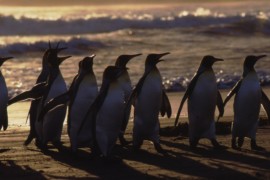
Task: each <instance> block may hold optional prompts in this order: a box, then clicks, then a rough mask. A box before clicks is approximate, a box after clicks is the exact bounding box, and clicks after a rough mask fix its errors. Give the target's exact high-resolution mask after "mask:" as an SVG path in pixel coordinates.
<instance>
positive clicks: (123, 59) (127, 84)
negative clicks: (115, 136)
mask: <svg viewBox="0 0 270 180" xmlns="http://www.w3.org/2000/svg"><path fill="white" fill-rule="evenodd" d="M140 55H141V54H134V55H120V56H119V57H118V58H117V59H116V62H115V66H117V67H119V68H124V72H123V73H122V74H121V76H120V77H119V78H118V81H119V83H120V85H121V87H122V88H123V91H124V100H125V104H127V102H128V99H129V97H130V95H131V93H132V84H131V80H130V77H129V73H128V69H127V68H126V65H127V63H128V62H129V61H130V60H131V59H132V58H134V57H137V56H140ZM126 111H127V112H126V116H127V117H124V120H123V125H122V128H121V132H120V135H119V140H120V143H121V145H127V144H128V142H127V141H126V140H125V138H124V134H125V131H126V128H127V124H128V120H129V116H130V111H131V104H129V106H128V107H126Z"/></svg>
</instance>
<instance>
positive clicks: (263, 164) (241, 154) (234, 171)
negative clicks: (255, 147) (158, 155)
mask: <svg viewBox="0 0 270 180" xmlns="http://www.w3.org/2000/svg"><path fill="white" fill-rule="evenodd" d="M174 139H175V138H171V139H170V140H168V139H166V140H161V143H162V144H163V145H164V146H165V147H166V146H167V147H170V149H172V148H173V149H179V151H171V150H170V151H168V153H170V154H171V155H172V156H173V157H175V158H174V159H175V161H176V160H178V159H179V164H178V168H179V169H180V170H182V173H185V174H188V173H191V174H194V173H195V174H194V175H197V176H200V177H204V176H208V177H204V178H213V176H214V177H226V178H228V177H230V176H231V177H234V178H235V177H239V178H248V179H250V178H254V176H252V175H250V174H248V173H245V172H242V171H241V169H240V168H243V169H244V168H247V166H248V168H249V169H252V170H254V171H258V169H261V170H266V169H269V160H267V159H266V158H262V157H259V156H263V157H264V156H266V157H269V155H270V153H269V152H264V153H262V152H257V151H252V152H250V151H247V152H246V151H245V150H243V151H236V150H233V149H227V150H222V151H216V150H213V149H212V150H211V149H210V147H211V146H210V145H207V144H199V145H198V147H197V148H196V149H193V150H191V149H190V147H189V145H188V144H187V142H186V143H183V142H179V141H178V140H177V141H176V140H174ZM183 140H185V141H187V140H186V139H183ZM258 153H259V154H258ZM254 154H256V155H259V156H254ZM198 158H199V159H200V160H198ZM204 160H206V161H208V163H207V164H209V166H208V165H206V164H205V163H199V162H204ZM186 166H188V167H194V168H195V167H196V168H197V169H199V172H194V170H192V169H193V168H191V169H190V171H191V172H189V171H188V170H186V169H185V167H186ZM213 166H215V167H214V168H213ZM212 168H213V169H212ZM183 169H185V171H187V172H183ZM201 170H202V171H201ZM206 172H211V173H212V172H213V173H214V174H212V175H213V176H212V175H209V174H208V173H206ZM196 173H197V174H196ZM211 173H210V174H211ZM205 174H208V175H205Z"/></svg>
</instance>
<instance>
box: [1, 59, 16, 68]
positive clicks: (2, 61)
mask: <svg viewBox="0 0 270 180" xmlns="http://www.w3.org/2000/svg"><path fill="white" fill-rule="evenodd" d="M12 58H13V57H0V67H1V66H2V65H3V64H4V62H6V61H7V60H8V59H12Z"/></svg>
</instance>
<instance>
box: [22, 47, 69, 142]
mask: <svg viewBox="0 0 270 180" xmlns="http://www.w3.org/2000/svg"><path fill="white" fill-rule="evenodd" d="M58 45H59V43H58V44H57V47H56V48H55V49H53V48H52V47H51V44H50V42H49V49H47V50H46V51H45V52H44V54H43V57H42V69H41V72H40V74H39V76H38V78H37V80H36V84H39V83H41V82H45V81H46V80H47V78H48V76H49V64H48V58H47V56H48V54H49V53H50V52H51V51H54V50H57V52H58V53H59V52H60V51H62V50H64V49H66V48H65V47H64V48H58ZM67 58H69V56H67V57H61V58H60V57H59V58H58V61H59V62H60V64H61V63H62V62H63V61H64V60H65V59H67ZM39 102H40V99H33V100H32V101H31V104H30V109H29V113H28V117H29V121H30V132H29V135H28V137H27V139H26V140H25V141H24V145H25V146H27V145H28V144H30V143H31V142H32V140H33V139H34V138H35V137H36V132H35V122H36V119H37V107H38V104H39ZM27 119H28V118H27Z"/></svg>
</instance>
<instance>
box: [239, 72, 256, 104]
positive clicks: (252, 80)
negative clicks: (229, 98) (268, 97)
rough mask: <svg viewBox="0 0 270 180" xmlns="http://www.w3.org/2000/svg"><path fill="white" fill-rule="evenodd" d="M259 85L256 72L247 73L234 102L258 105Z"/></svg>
mask: <svg viewBox="0 0 270 180" xmlns="http://www.w3.org/2000/svg"><path fill="white" fill-rule="evenodd" d="M260 101H261V86H260V82H259V79H258V77H257V74H256V72H251V73H249V74H248V75H247V76H246V77H245V78H244V79H243V80H242V84H241V87H240V89H239V91H238V93H237V95H236V101H235V103H236V104H239V105H240V106H242V105H243V106H245V107H247V106H256V107H258V106H260Z"/></svg>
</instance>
